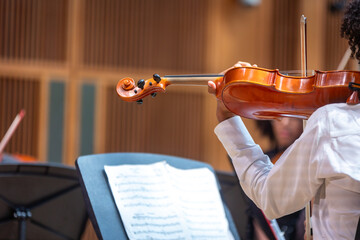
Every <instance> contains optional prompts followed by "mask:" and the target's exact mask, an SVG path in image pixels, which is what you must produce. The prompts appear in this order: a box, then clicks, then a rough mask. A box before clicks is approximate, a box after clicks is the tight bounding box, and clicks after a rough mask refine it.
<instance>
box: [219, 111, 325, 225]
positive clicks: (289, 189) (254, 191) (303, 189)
mask: <svg viewBox="0 0 360 240" xmlns="http://www.w3.org/2000/svg"><path fill="white" fill-rule="evenodd" d="M320 115H321V114H320ZM313 118H316V116H315V117H313ZM321 128H322V126H320V125H319V124H318V122H317V121H316V120H315V119H313V120H311V119H309V121H308V124H307V126H306V129H305V131H304V133H303V134H302V135H301V136H300V138H299V139H298V140H297V141H295V142H294V143H293V145H292V146H290V147H289V148H288V149H287V150H286V151H285V152H284V153H283V155H282V156H281V157H280V158H279V160H278V161H277V162H276V164H275V165H273V164H272V163H271V161H270V159H269V157H268V156H267V155H265V154H264V153H263V151H262V150H261V148H260V146H258V145H257V144H255V143H254V141H253V139H252V138H251V136H250V134H249V132H248V131H247V129H246V127H245V125H244V123H243V122H242V120H241V119H240V117H237V116H236V117H233V118H230V119H228V120H226V121H223V122H221V123H220V124H219V125H218V126H217V127H216V128H215V133H216V135H217V136H218V138H219V140H220V141H221V142H222V144H223V145H224V147H225V149H226V151H227V152H228V154H229V156H230V157H231V159H232V161H233V165H234V168H235V170H236V173H237V176H238V178H239V180H240V184H241V186H242V188H243V190H244V191H245V193H246V194H247V195H248V196H249V197H250V198H251V199H252V200H253V201H254V203H255V204H256V205H257V206H258V207H259V208H260V209H262V210H263V212H264V213H265V215H266V216H267V217H268V218H270V219H274V218H279V217H281V216H283V215H286V214H290V213H292V212H295V211H297V210H299V209H301V208H303V207H304V206H305V204H306V203H307V202H309V201H310V200H311V198H312V197H313V196H314V195H315V193H316V191H317V189H318V188H319V187H320V185H321V184H322V182H323V179H321V178H318V177H317V176H318V174H317V169H318V167H317V165H318V160H319V159H320V157H321V156H319V155H321V152H322V151H314V149H316V150H319V149H318V148H319V146H321V144H320V142H321V141H326V138H322V137H320V136H321V134H320V131H321V130H320V129H321Z"/></svg>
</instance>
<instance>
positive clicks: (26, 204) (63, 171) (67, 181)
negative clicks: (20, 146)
mask: <svg viewBox="0 0 360 240" xmlns="http://www.w3.org/2000/svg"><path fill="white" fill-rule="evenodd" d="M87 219H88V218H87V212H86V207H85V203H84V200H83V196H82V193H81V189H80V185H79V180H78V176H77V173H76V170H75V168H72V167H65V166H63V165H61V164H40V163H36V164H34V163H31V164H24V163H21V164H0V239H21V240H22V239H80V238H81V234H82V233H83V232H84V229H85V225H86V221H87Z"/></svg>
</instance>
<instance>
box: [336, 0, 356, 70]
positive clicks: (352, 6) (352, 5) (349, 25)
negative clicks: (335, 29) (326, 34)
mask: <svg viewBox="0 0 360 240" xmlns="http://www.w3.org/2000/svg"><path fill="white" fill-rule="evenodd" d="M341 37H343V38H346V39H348V42H349V45H350V49H351V52H352V53H351V56H352V57H355V58H356V59H357V60H358V61H359V63H360V0H353V1H351V2H349V4H348V5H347V7H346V9H345V14H344V18H343V22H342V25H341Z"/></svg>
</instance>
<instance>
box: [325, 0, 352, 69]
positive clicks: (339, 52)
mask: <svg viewBox="0 0 360 240" xmlns="http://www.w3.org/2000/svg"><path fill="white" fill-rule="evenodd" d="M327 3H328V4H327V11H326V16H325V18H326V21H325V23H326V26H325V54H324V63H325V69H326V70H336V68H337V67H338V65H339V63H340V61H341V58H342V57H343V55H344V53H345V51H346V49H347V48H348V46H349V45H348V44H347V41H346V40H345V39H343V38H341V36H340V27H341V23H342V18H343V14H344V8H334V6H335V5H336V4H341V2H340V1H337V0H327ZM331 6H333V7H331Z"/></svg>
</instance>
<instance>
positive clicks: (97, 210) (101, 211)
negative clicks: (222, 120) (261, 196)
mask: <svg viewBox="0 0 360 240" xmlns="http://www.w3.org/2000/svg"><path fill="white" fill-rule="evenodd" d="M159 161H166V162H167V163H168V164H170V165H171V166H173V167H176V168H180V169H193V168H203V167H207V168H209V169H210V170H211V171H212V172H214V170H213V168H212V167H211V166H210V165H209V164H206V163H204V162H199V161H194V160H190V159H186V158H180V157H174V156H168V155H161V154H150V153H106V154H94V155H87V156H81V157H79V158H78V159H77V160H76V168H77V170H78V172H79V177H80V184H81V189H82V190H83V193H84V197H85V202H86V206H87V209H88V213H89V218H90V220H91V223H92V225H93V227H94V230H95V232H96V235H97V237H98V238H99V239H105V240H108V239H109V240H111V239H128V237H127V234H126V231H125V228H124V225H123V223H122V220H121V218H120V214H119V213H118V209H117V207H116V204H115V201H114V199H113V196H112V193H111V189H110V187H109V184H108V180H107V177H106V173H105V171H104V165H121V164H150V163H155V162H159ZM218 186H219V188H220V185H219V184H218ZM223 203H224V201H223ZM224 209H225V214H226V217H227V219H228V222H229V228H230V231H231V232H232V234H233V236H234V239H240V238H239V235H238V233H237V231H236V227H235V225H234V222H233V219H232V217H231V214H230V212H229V210H228V208H227V207H226V205H225V203H224Z"/></svg>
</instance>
